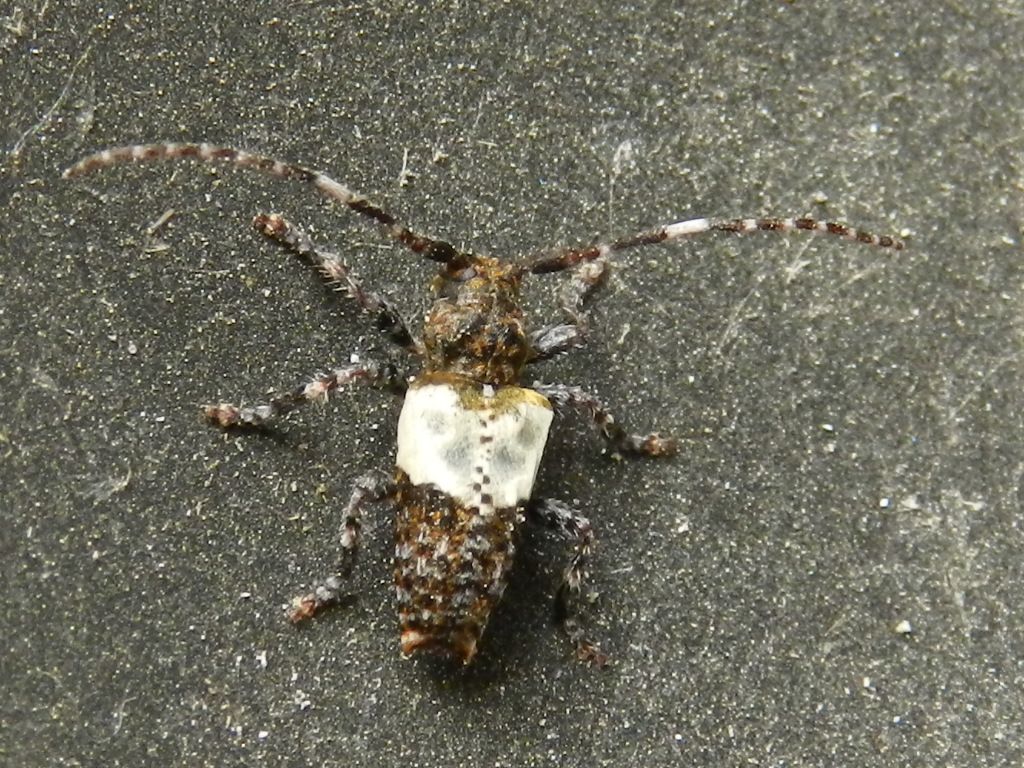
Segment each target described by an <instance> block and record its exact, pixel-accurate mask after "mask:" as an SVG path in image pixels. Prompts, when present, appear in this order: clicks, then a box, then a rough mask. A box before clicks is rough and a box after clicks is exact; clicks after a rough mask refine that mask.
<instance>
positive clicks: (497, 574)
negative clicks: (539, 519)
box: [395, 469, 523, 664]
mask: <svg viewBox="0 0 1024 768" xmlns="http://www.w3.org/2000/svg"><path fill="white" fill-rule="evenodd" d="M396 483H397V485H398V491H397V495H396V500H397V506H398V516H397V519H396V524H395V590H396V593H397V597H398V619H399V624H400V627H401V643H402V652H403V653H405V654H412V653H415V652H417V651H429V652H434V653H440V654H443V655H448V656H452V657H453V658H456V659H458V660H459V661H461V662H463V663H464V664H468V663H469V662H470V661H471V660H472V659H473V656H474V655H475V654H476V648H477V642H478V641H479V639H480V636H481V635H482V634H483V631H484V627H486V626H487V620H488V619H489V618H490V615H491V611H492V610H493V609H494V606H495V605H496V604H497V602H498V600H500V599H501V595H502V593H503V592H504V591H505V585H506V583H507V580H508V572H509V569H510V568H511V567H512V560H513V557H514V555H515V547H516V529H517V527H518V525H519V524H520V523H521V522H522V520H523V514H522V510H521V509H519V508H516V507H507V508H497V509H493V510H488V512H487V514H481V513H480V510H478V509H475V508H466V507H464V506H461V505H459V504H458V503H456V502H455V501H454V500H453V499H452V498H451V497H450V496H448V495H447V494H445V493H442V492H441V491H438V490H437V489H435V488H433V487H431V486H429V485H413V484H412V483H410V481H409V476H408V475H407V474H406V473H405V472H403V471H402V470H401V469H399V470H397V475H396Z"/></svg>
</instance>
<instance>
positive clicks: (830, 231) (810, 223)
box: [525, 218, 904, 275]
mask: <svg viewBox="0 0 1024 768" xmlns="http://www.w3.org/2000/svg"><path fill="white" fill-rule="evenodd" d="M796 229H804V230H808V231H811V232H820V233H822V234H826V235H834V236H835V237H841V238H843V239H845V240H853V241H856V242H858V243H864V244H866V245H874V246H877V247H879V248H891V249H893V250H896V251H899V250H901V249H903V248H904V243H903V241H902V240H898V239H897V238H895V237H891V236H889V235H873V234H871V233H870V232H864V231H862V230H859V229H854V228H853V227H848V226H847V225H845V224H839V223H837V222H834V221H820V220H818V219H808V218H803V219H774V218H772V219H768V218H766V219H688V220H687V221H677V222H676V223H674V224H667V225H665V226H663V227H659V228H658V229H653V230H650V231H649V232H641V233H639V234H637V235H633V236H632V237H625V238H622V239H620V240H615V241H613V242H610V243H602V244H600V245H592V246H589V247H587V248H574V249H569V250H565V251H560V252H558V253H554V254H551V255H546V256H539V257H537V258H534V259H533V260H531V261H530V262H528V263H527V265H526V268H525V271H527V272H532V273H533V274H535V275H540V274H545V273H548V272H561V271H562V270H564V269H571V268H572V267H575V266H577V265H579V264H582V263H584V262H588V261H594V260H596V259H600V258H604V257H607V256H609V255H611V254H613V253H617V252H619V251H625V250H627V249H629V248H637V247H640V246H644V245H655V244H657V243H667V242H671V241H672V240H681V239H683V238H684V237H690V236H692V235H700V234H703V233H705V232H711V231H712V230H718V231H722V232H736V233H738V234H747V233H749V232H758V231H762V230H764V231H772V232H790V231H792V230H796Z"/></svg>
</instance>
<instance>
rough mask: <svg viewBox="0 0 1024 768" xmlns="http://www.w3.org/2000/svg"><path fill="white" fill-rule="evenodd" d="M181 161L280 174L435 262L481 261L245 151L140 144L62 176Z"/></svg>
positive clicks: (330, 182) (317, 176)
mask: <svg viewBox="0 0 1024 768" xmlns="http://www.w3.org/2000/svg"><path fill="white" fill-rule="evenodd" d="M177 158H193V159H195V160H199V161H202V162H204V163H215V162H218V161H220V162H224V163H229V164H231V165H235V166H238V167H239V168H252V169H255V170H257V171H260V172H262V173H266V174H269V175H271V176H278V177H280V178H284V179H298V180H299V181H303V182H305V183H306V184H309V185H310V186H312V187H315V188H316V189H317V190H319V191H320V192H321V194H323V195H324V196H325V197H327V198H328V199H330V200H334V201H336V202H339V203H341V204H343V205H346V206H348V207H349V208H350V209H352V210H353V211H355V212H356V213H358V214H359V215H360V216H365V217H367V218H369V219H373V220H374V221H375V222H377V223H378V224H379V225H380V226H381V227H383V229H384V231H385V232H387V234H388V235H390V236H391V237H393V238H394V239H395V240H397V241H398V242H400V243H402V244H403V245H405V246H407V247H408V248H410V249H411V250H412V251H413V252H414V253H418V254H420V255H421V256H423V257H425V258H427V259H430V260H431V261H436V262H439V263H441V264H445V265H447V266H448V267H449V268H452V267H455V268H464V267H465V266H466V265H472V264H474V263H475V262H476V258H475V257H474V256H473V255H472V254H467V253H461V252H459V251H458V250H456V249H455V247H454V246H452V245H451V244H450V243H447V242H445V241H444V240H435V239H434V238H432V237H427V236H426V235H421V234H418V233H416V232H413V231H412V230H410V229H409V228H408V227H406V226H405V225H404V224H400V223H398V221H397V220H396V219H395V217H394V216H392V215H391V214H390V213H388V212H387V211H385V210H384V209H383V208H380V207H378V206H376V205H374V204H373V203H371V202H370V201H369V200H367V199H366V198H365V197H363V196H362V195H360V194H358V193H357V192H353V191H352V190H351V189H349V188H348V187H346V186H345V185H344V184H342V183H340V182H337V181H335V180H334V179H332V178H331V177H330V176H327V175H326V174H323V173H320V172H319V171H314V170H311V169H310V168H307V167H305V166H303V165H297V164H295V163H286V162H283V161H281V160H275V159H273V158H271V157H266V156H264V155H258V154H254V153H252V152H246V151H244V150H241V149H233V148H231V147H221V146H217V145H215V144H207V143H205V142H203V143H188V144H177V143H164V144H135V145H131V146H125V147H115V148H113V149H105V150H103V151H102V152H97V153H95V154H93V155H89V156H88V157H85V158H82V159H81V160H79V161H78V162H77V163H75V164H74V165H72V166H71V167H70V168H67V169H66V170H65V171H64V173H63V174H62V175H63V177H64V178H65V179H70V178H72V177H75V176H81V175H83V174H86V173H91V172H92V171H96V170H99V169H101V168H108V167H110V166H112V165H119V164H122V163H138V162H146V161H149V160H167V159H177Z"/></svg>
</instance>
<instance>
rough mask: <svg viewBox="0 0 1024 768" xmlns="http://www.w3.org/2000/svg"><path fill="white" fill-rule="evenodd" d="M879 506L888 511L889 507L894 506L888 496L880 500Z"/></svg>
mask: <svg viewBox="0 0 1024 768" xmlns="http://www.w3.org/2000/svg"><path fill="white" fill-rule="evenodd" d="M878 506H879V507H881V508H882V509H888V508H889V507H891V506H892V499H890V498H889V497H888V496H883V497H882V498H880V499H879V500H878Z"/></svg>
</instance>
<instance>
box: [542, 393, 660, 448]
mask: <svg viewBox="0 0 1024 768" xmlns="http://www.w3.org/2000/svg"><path fill="white" fill-rule="evenodd" d="M532 388H533V389H534V390H536V391H537V392H539V393H540V394H542V395H544V397H546V398H547V399H548V400H550V401H551V402H552V403H553V404H554V405H555V407H558V408H563V407H565V406H567V405H571V406H572V407H574V408H576V409H577V410H579V411H582V412H583V413H584V414H586V415H588V416H589V417H590V420H591V423H593V425H594V428H595V429H597V430H598V431H599V432H600V433H601V437H603V438H604V439H605V441H606V442H607V443H608V445H609V446H610V447H611V448H612V450H613V451H616V452H619V453H626V454H633V455H638V456H672V455H674V454H675V452H676V450H677V449H678V447H679V445H678V443H677V442H676V441H675V440H674V439H672V438H671V437H662V436H661V435H660V434H658V433H657V432H652V433H650V434H648V435H636V434H631V433H629V432H627V431H626V430H625V429H623V428H622V427H621V426H619V423H618V422H617V421H616V420H615V417H614V416H612V414H611V413H610V412H609V411H608V408H607V407H606V406H605V404H604V403H602V402H601V401H600V400H599V399H597V398H596V397H595V396H594V395H592V394H590V393H589V392H586V391H584V390H583V389H581V388H580V387H570V386H566V385H565V384H541V383H540V382H534V383H533V385H532Z"/></svg>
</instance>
